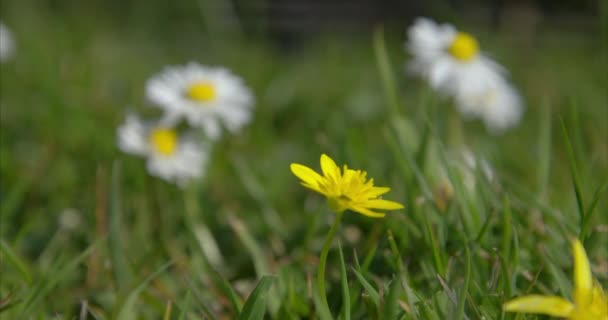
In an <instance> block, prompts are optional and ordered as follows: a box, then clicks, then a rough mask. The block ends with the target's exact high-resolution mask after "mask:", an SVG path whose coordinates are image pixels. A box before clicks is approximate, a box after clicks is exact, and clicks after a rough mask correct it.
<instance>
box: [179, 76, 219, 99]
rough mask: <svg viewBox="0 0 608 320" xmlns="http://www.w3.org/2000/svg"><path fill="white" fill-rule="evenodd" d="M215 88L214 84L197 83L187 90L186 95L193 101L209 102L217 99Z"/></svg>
mask: <svg viewBox="0 0 608 320" xmlns="http://www.w3.org/2000/svg"><path fill="white" fill-rule="evenodd" d="M215 93H216V92H215V87H214V86H213V84H212V83H210V82H206V81H202V82H195V83H194V84H192V85H190V86H189V87H188V89H186V95H187V96H188V98H190V99H192V100H196V101H199V102H209V101H213V100H214V99H215Z"/></svg>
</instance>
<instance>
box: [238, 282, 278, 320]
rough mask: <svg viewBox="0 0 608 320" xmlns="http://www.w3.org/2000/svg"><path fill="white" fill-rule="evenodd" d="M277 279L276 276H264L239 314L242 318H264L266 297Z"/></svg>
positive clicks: (257, 319) (250, 319) (242, 319)
mask: <svg viewBox="0 0 608 320" xmlns="http://www.w3.org/2000/svg"><path fill="white" fill-rule="evenodd" d="M275 280H276V277H274V276H263V277H262V278H261V279H260V281H259V282H258V285H257V286H256V287H255V289H253V292H251V294H250V295H249V298H247V301H246V302H245V305H244V306H243V310H242V311H241V314H240V316H239V319H241V320H262V319H264V314H265V313H266V297H267V295H268V291H269V290H270V287H271V286H272V283H273V282H274V281H275Z"/></svg>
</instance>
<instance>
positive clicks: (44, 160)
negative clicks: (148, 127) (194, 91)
mask: <svg viewBox="0 0 608 320" xmlns="http://www.w3.org/2000/svg"><path fill="white" fill-rule="evenodd" d="M277 3H279V2H246V1H241V2H238V1H237V2H233V3H225V2H215V1H200V2H197V1H179V2H162V1H154V2H148V1H131V2H127V3H123V2H120V1H113V2H101V1H100V2H78V1H10V2H8V1H7V2H3V3H2V11H1V18H2V21H3V22H4V23H5V24H6V25H7V26H9V28H10V29H11V30H12V32H13V33H14V36H15V40H16V43H17V54H16V55H15V57H14V58H13V59H12V60H11V61H9V62H7V63H5V64H2V65H1V73H0V81H1V82H0V84H1V87H0V88H1V90H0V104H1V109H0V116H1V117H0V125H1V131H0V133H1V134H0V174H1V179H0V201H1V207H0V208H1V217H0V218H1V220H0V221H1V223H0V231H1V238H2V251H1V256H0V257H1V261H0V263H1V264H0V272H1V280H2V283H1V285H0V309H3V310H4V311H3V312H4V314H6V315H7V317H9V318H12V319H26V318H27V319H29V318H37V319H38V318H49V317H58V318H65V319H72V318H76V317H77V315H79V312H80V310H82V308H83V305H84V304H85V301H86V308H87V310H88V312H90V313H89V314H88V318H95V319H105V318H121V319H130V318H136V319H150V318H160V317H161V315H162V314H163V313H165V312H166V310H167V306H166V303H167V301H172V303H173V304H175V306H174V307H173V309H174V312H173V314H172V315H171V318H172V319H177V318H178V314H180V313H181V312H183V311H184V310H187V312H184V313H183V314H184V316H185V317H186V318H191V319H194V318H200V316H201V314H207V316H208V317H211V318H213V317H217V318H220V319H230V318H234V317H235V314H236V311H235V308H234V307H233V306H232V305H231V302H230V301H231V299H230V294H229V290H226V289H225V287H223V286H222V281H221V279H226V280H227V281H228V282H229V283H230V286H232V287H234V288H235V290H236V292H237V295H238V296H239V297H240V298H237V300H240V299H244V298H246V296H247V294H249V293H250V292H251V290H252V289H253V288H254V286H255V284H256V282H257V279H260V277H261V276H262V275H264V274H274V275H276V276H277V280H276V281H275V283H274V284H273V287H272V288H273V289H271V290H274V291H270V292H271V294H269V296H268V298H267V299H268V305H269V313H268V315H267V317H269V318H270V317H272V318H276V319H289V318H307V317H312V314H314V307H313V303H312V302H311V300H310V299H311V298H310V297H309V287H308V285H307V281H308V279H309V277H311V276H314V270H315V268H316V264H317V260H316V259H317V256H318V252H319V250H320V247H321V244H322V241H323V239H324V236H325V234H326V232H327V229H328V225H327V224H328V221H330V220H331V218H332V214H330V212H329V210H327V208H326V207H325V203H324V200H323V199H322V198H321V197H320V196H318V195H314V194H311V193H310V192H307V191H306V190H304V189H303V188H302V187H301V186H299V184H298V182H297V179H296V178H295V177H293V176H292V174H291V173H290V172H289V169H288V166H289V163H291V162H298V163H302V164H306V165H309V166H311V167H313V168H317V163H318V158H319V155H320V154H321V153H327V154H329V155H331V156H332V157H333V158H334V159H336V161H337V162H338V163H339V164H341V163H347V164H348V165H349V167H353V168H361V169H364V170H367V171H368V173H369V175H370V176H371V177H374V179H375V181H376V183H377V184H379V185H381V186H390V187H391V188H393V191H391V193H390V194H389V195H388V196H387V198H390V199H392V200H398V201H401V202H405V203H406V209H405V210H402V211H400V212H396V213H391V214H389V215H388V216H387V218H386V219H381V220H373V219H368V218H365V217H362V216H359V215H357V214H352V213H349V214H347V215H346V216H345V217H344V219H343V223H342V228H341V231H340V238H341V239H342V247H343V250H344V255H345V261H346V265H347V269H348V272H349V276H348V279H349V283H350V290H351V292H352V294H351V299H352V300H353V303H352V304H351V308H352V316H353V318H370V317H371V318H374V317H380V318H382V316H383V315H384V316H386V315H387V313H382V312H381V311H378V310H380V309H382V308H381V307H379V306H376V305H375V304H374V303H373V301H372V302H370V301H369V294H370V292H369V291H368V290H367V289H362V287H361V282H360V280H359V279H358V278H357V277H356V276H355V275H354V274H353V273H352V272H350V270H351V266H356V265H357V263H356V260H355V252H356V257H358V261H359V262H360V263H361V265H362V266H361V267H360V268H359V267H358V268H356V269H357V270H359V272H360V273H361V274H363V275H364V277H365V278H366V279H367V280H368V281H370V282H371V283H372V285H373V287H375V288H376V290H379V291H380V294H381V295H382V294H386V295H387V296H386V297H384V300H386V301H397V300H401V301H405V302H407V306H408V307H407V308H406V307H402V309H400V310H401V311H400V312H401V313H400V317H405V318H407V319H410V318H412V319H418V318H420V319H433V318H437V319H441V318H447V317H449V315H451V314H457V312H455V313H454V312H450V310H452V309H453V308H457V307H458V308H460V307H459V305H456V304H454V303H453V301H452V300H451V299H452V298H453V297H454V296H456V297H458V299H459V301H460V298H461V297H466V303H465V304H464V305H465V309H464V310H466V313H467V314H468V316H469V317H470V318H471V319H477V318H481V317H482V316H485V317H489V318H492V319H499V318H503V317H504V314H501V312H500V305H501V303H502V302H503V301H504V300H506V299H508V298H509V297H511V296H512V295H515V294H521V293H525V292H540V293H543V294H549V293H557V294H561V295H563V296H569V295H570V289H571V280H570V278H571V275H570V274H571V266H572V265H571V258H570V253H569V250H566V248H567V243H568V242H569V237H571V236H575V237H576V236H578V234H579V232H580V226H581V219H580V212H579V211H580V206H579V204H578V203H577V198H576V196H575V191H574V184H573V179H572V170H571V167H572V166H573V164H574V167H575V171H574V172H575V176H576V179H577V181H578V183H579V184H580V194H581V195H582V199H583V206H582V208H583V211H585V212H588V211H591V210H590V209H591V208H592V207H593V206H594V203H595V209H594V211H593V212H594V213H593V216H592V217H591V220H590V226H591V227H590V231H589V238H588V239H587V240H586V242H585V245H586V248H587V250H588V254H589V256H590V258H591V262H592V266H593V270H594V272H595V275H596V276H597V277H598V278H599V280H600V282H601V283H603V284H606V283H607V281H608V250H606V248H608V241H607V235H608V214H607V212H608V211H607V209H608V202H606V200H605V195H606V193H605V189H606V182H607V180H608V161H607V160H608V142H607V141H608V139H607V137H608V126H607V121H608V104H607V102H608V100H607V98H608V96H607V95H608V93H607V92H608V90H607V88H608V80H607V76H606V74H607V72H606V71H607V70H608V59H607V51H606V42H605V41H603V40H602V39H604V40H605V39H606V37H605V36H606V34H607V33H606V22H605V21H606V20H605V17H606V16H605V15H603V16H602V14H601V13H600V10H603V11H606V6H605V5H604V7H601V5H600V4H596V3H593V2H582V3H580V4H578V5H575V6H574V8H571V7H570V6H569V4H570V2H567V1H562V2H560V3H561V7H560V6H559V5H554V6H555V7H557V8H554V7H551V8H548V9H547V8H542V7H541V8H536V9H534V7H532V8H533V9H534V10H533V9H529V10H523V9H521V7H519V8H520V9H518V10H520V11H517V10H508V8H505V7H504V6H503V7H500V8H499V9H500V10H499V11H498V13H499V17H500V19H497V18H492V14H491V12H492V10H491V9H488V8H485V7H484V6H483V5H480V4H479V3H473V4H471V3H469V2H458V3H456V4H452V3H444V2H440V1H437V2H431V4H426V5H424V6H423V5H421V4H417V3H416V2H413V3H411V4H410V5H409V6H408V5H405V7H404V8H403V9H400V10H402V11H400V10H397V9H395V11H391V10H390V7H389V9H385V10H384V11H383V12H390V13H391V14H390V15H386V14H380V13H379V14H378V15H372V17H368V18H366V19H362V21H364V22H360V23H352V22H350V23H349V22H348V21H346V22H343V23H338V22H336V23H335V24H334V25H332V23H331V21H332V17H333V16H332V15H331V14H329V15H327V16H328V17H326V20H323V19H321V20H319V19H317V20H315V19H312V21H313V22H310V21H309V20H310V19H309V20H306V19H304V18H301V17H302V16H305V15H297V14H295V15H293V13H292V15H293V17H295V18H294V20H293V21H292V20H291V19H288V18H285V17H283V18H281V12H284V11H281V9H280V8H281V7H280V6H279V9H276V7H277ZM227 4H231V5H230V6H228V5H227ZM279 4H280V3H279ZM541 4H542V2H541ZM467 5H468V6H470V7H467ZM317 6H321V7H322V5H320V4H317ZM260 7H262V8H266V9H264V10H266V11H262V12H263V14H258V13H257V12H258V11H256V10H261V9H258V8H260ZM286 7H287V8H292V6H286ZM311 7H314V6H311ZM507 7H508V6H507ZM269 8H270V9H269ZM272 8H275V9H274V10H273V9H272ZM364 8H365V7H364ZM455 8H456V9H458V10H457V11H455V10H454V9H455ZM465 8H471V10H463V9H465ZM523 8H527V7H525V6H523ZM409 9H412V10H409ZM316 10H321V12H323V11H322V10H323V8H320V9H319V8H317V9H316ZM571 11H574V13H569V14H565V13H564V12H571ZM337 12H340V10H337ZM399 12H404V13H403V18H399V15H398V14H397V13H399ZM457 12H467V14H466V15H459V14H457ZM308 14H309V15H310V16H313V17H317V15H315V14H317V13H316V11H314V10H313V11H312V13H310V12H309V13H308ZM420 14H426V15H429V16H430V17H432V18H435V19H437V20H441V19H443V20H447V21H452V22H455V23H458V27H459V28H461V29H464V30H467V31H470V32H471V33H473V34H475V35H476V36H478V38H479V39H480V42H481V44H482V48H483V49H484V51H486V52H487V53H488V54H489V55H490V56H492V57H494V58H495V59H497V60H498V61H499V62H500V63H502V64H504V65H505V66H506V67H507V69H509V71H510V74H511V80H512V82H513V83H514V84H515V85H516V86H517V87H518V88H519V89H520V92H521V94H522V95H523V97H524V98H525V101H526V112H525V115H524V118H523V121H522V122H521V124H520V125H519V126H518V127H516V128H515V129H513V130H511V131H509V132H507V133H506V134H504V135H501V136H491V135H489V134H488V133H487V132H486V131H485V129H484V128H483V126H482V125H480V123H478V122H475V121H472V122H470V121H464V120H462V119H461V118H460V117H459V115H458V114H457V113H456V112H455V111H454V108H453V107H452V106H451V105H450V103H449V101H444V100H442V99H441V98H439V97H437V96H435V95H433V94H432V93H431V92H430V91H429V90H428V88H427V87H426V86H425V85H424V84H423V83H420V82H419V81H417V80H415V79H413V78H410V77H408V76H407V75H406V74H405V73H404V65H405V63H406V61H407V58H408V57H407V54H406V53H405V52H404V50H403V43H404V40H405V28H406V27H407V26H408V25H409V24H410V23H411V21H412V18H413V17H415V16H417V15H420ZM287 17H290V16H287ZM297 17H300V19H301V20H302V21H303V22H302V21H301V22H300V23H298V21H299V20H298V19H296V18H297ZM510 17H511V18H513V17H514V18H513V19H510ZM355 20H356V19H355ZM277 21H279V22H277ZM281 21H283V22H281ZM284 21H292V22H293V23H292V24H289V23H287V24H286V23H285V22H284ZM306 21H309V22H306ZM324 21H325V22H324ZM336 21H339V20H336ZM307 23H308V24H307ZM380 23H383V24H384V41H385V44H386V46H387V53H388V57H389V59H390V61H391V63H392V70H391V71H392V74H391V77H392V78H393V79H394V81H395V85H396V86H397V88H398V95H399V110H398V112H395V111H394V110H391V109H390V108H389V105H388V104H387V99H386V97H385V95H384V87H383V83H382V82H381V79H380V77H379V73H378V68H377V65H376V61H377V56H376V55H375V51H374V45H373V42H372V33H373V30H377V29H376V28H377V26H378V25H380ZM334 26H335V27H334ZM191 60H192V61H199V62H201V63H203V64H209V65H221V66H225V67H227V68H229V69H231V70H233V71H234V72H235V73H236V74H238V75H240V76H242V77H243V78H244V80H245V82H246V83H247V85H248V86H250V87H251V88H252V90H253V92H254V93H255V95H256V109H255V120H254V121H253V122H252V123H251V124H250V125H249V126H248V127H247V128H246V129H245V130H244V131H243V132H242V133H241V134H239V135H237V136H225V137H224V138H222V139H221V141H220V142H219V143H218V144H216V145H215V146H214V148H213V154H212V161H211V163H210V166H209V168H208V175H207V178H205V179H204V180H203V181H200V183H197V185H196V186H194V187H192V188H190V189H188V190H185V191H182V190H180V189H177V188H175V187H174V186H172V185H169V184H166V183H164V182H162V181H160V180H156V179H154V178H151V177H148V176H147V174H146V172H145V168H144V166H143V162H142V160H141V159H138V158H134V157H130V156H126V155H123V154H121V153H120V152H119V150H118V149H117V147H116V144H115V139H116V134H115V130H116V127H117V126H118V125H119V124H120V123H121V122H122V121H123V119H124V116H125V114H126V112H127V111H128V110H136V111H138V112H141V113H144V114H149V115H154V112H155V110H152V108H148V107H147V106H146V102H145V100H144V85H145V81H146V79H147V78H148V77H149V76H151V75H152V74H154V73H156V72H158V71H159V70H161V68H163V67H164V66H165V65H172V64H183V63H186V62H188V61H191ZM562 121H563V123H564V127H565V128H566V131H567V135H568V137H569V140H570V142H571V145H572V150H573V152H572V156H571V157H570V156H569V154H568V148H567V143H566V140H565V139H564V135H563V130H562V125H561V122H562ZM462 147H466V148H469V149H470V150H472V151H473V152H474V154H475V156H476V157H477V158H478V159H481V158H485V159H487V160H488V161H489V162H490V163H491V165H492V166H493V168H494V170H495V174H496V177H497V181H487V179H485V178H484V177H483V175H482V174H480V173H479V172H476V173H475V175H474V177H475V180H476V184H475V188H474V189H473V190H469V189H466V188H465V187H464V186H463V185H461V184H459V183H458V179H456V180H454V179H452V180H453V181H452V183H453V184H454V188H455V189H456V190H455V194H456V195H457V196H456V198H452V199H451V200H447V205H446V207H445V208H444V209H443V210H442V209H438V208H436V207H435V206H433V205H432V204H431V203H432V202H433V201H434V200H437V199H434V198H433V195H435V198H436V197H437V193H434V194H429V193H428V192H425V188H426V185H427V184H428V186H430V188H431V189H432V190H437V188H439V187H440V186H439V185H436V184H437V182H438V178H437V176H438V175H439V174H438V171H439V169H438V167H437V166H440V167H441V166H444V167H445V164H446V163H447V162H448V160H447V159H448V155H449V154H451V153H452V152H453V151H452V150H459V149H461V148H462ZM408 159H413V161H409V160H408ZM417 173H420V174H421V175H420V176H418V175H417ZM602 188H603V189H602ZM602 190H604V191H602ZM596 199H597V202H595V200H596ZM467 216H469V218H470V219H471V220H472V221H473V223H472V225H470V226H467V225H466V224H465V225H463V223H462V220H463V219H465V218H466V217H467ZM463 217H465V218H463ZM203 226H206V228H205V227H203ZM207 228H208V229H207ZM209 230H210V232H211V234H210V235H209V234H207V233H206V232H207V231H209ZM388 230H390V231H391V232H392V234H393V235H394V239H395V244H396V247H397V248H398V250H397V251H398V252H399V254H400V255H401V259H399V258H397V257H395V256H394V255H395V251H394V250H391V246H390V243H389V237H388V236H387V234H388V233H387V232H388ZM209 236H211V237H213V238H214V239H215V241H216V242H217V243H218V246H219V249H220V251H219V253H220V255H221V258H217V257H216V259H215V260H214V259H211V260H212V261H211V262H210V263H209V261H207V260H208V259H206V258H205V255H204V254H203V253H202V252H203V251H205V252H207V253H208V251H209V250H212V249H210V248H209V246H210V245H209V242H208V241H207V240H208V238H205V237H209ZM91 245H93V246H94V247H93V248H91V247H90V246H91ZM87 248H89V249H87ZM465 248H466V249H468V250H470V252H471V257H470V260H467V258H466V255H465V251H466V250H465ZM87 250H88V251H87ZM500 257H502V259H503V260H502V261H501V258H500ZM397 260H398V261H402V262H403V263H404V264H405V266H406V268H405V269H406V271H405V270H401V269H400V267H399V265H398V263H397V262H396V261H397ZM169 261H171V262H172V263H171V264H170V266H166V265H165V264H166V263H167V262H169ZM210 264H211V266H210ZM467 265H469V266H470V267H471V268H472V269H471V270H472V272H471V273H470V274H471V282H470V284H469V285H468V287H467V288H468V290H467V291H466V292H467V295H464V294H463V293H462V291H463V288H464V286H465V284H466V283H467V282H466V281H465V280H466V279H465V277H464V274H463V270H465V269H466V268H465V267H466V266H467ZM161 266H165V267H164V268H162V269H159V268H161ZM213 269H216V270H218V274H215V273H214V272H212V271H211V270H213ZM157 270H162V271H161V272H159V273H158V275H157V277H155V278H154V279H153V280H152V281H150V282H144V279H146V277H148V276H149V275H151V274H152V273H154V272H155V271H157ZM327 272H328V276H327V278H328V281H329V282H330V284H331V286H329V287H328V290H329V293H328V297H329V300H330V306H332V311H334V314H335V315H337V313H338V312H339V310H340V307H341V306H342V305H343V298H342V296H341V293H340V292H341V291H340V285H339V284H340V264H339V260H338V254H337V251H332V252H331V254H330V259H329V263H328V271H327ZM437 275H440V277H441V279H445V280H442V281H443V282H441V281H439V280H438V278H437ZM391 279H393V281H396V283H399V281H401V280H403V279H407V282H406V283H408V284H409V288H410V289H411V290H412V291H411V292H409V291H407V290H405V291H404V292H401V293H397V294H395V296H396V297H398V299H397V298H392V297H393V296H392V295H391V296H390V297H389V296H388V295H389V292H392V290H390V289H389V288H392V287H393V285H392V283H391ZM141 284H144V285H145V286H142V287H138V286H139V285H141ZM406 287H407V286H406ZM362 293H363V295H362ZM412 297H414V298H412ZM357 299H360V300H357ZM357 301H359V302H363V303H358V302H357ZM463 303H464V302H463ZM237 304H238V303H237ZM389 304H390V303H389ZM386 308H388V307H386ZM383 310H384V309H383ZM458 310H460V309H458ZM210 314H211V315H213V316H211V315H210ZM0 315H1V314H0ZM135 315H137V316H135ZM85 318H87V316H85ZM528 318H529V319H533V318H534V317H533V316H529V317H528Z"/></svg>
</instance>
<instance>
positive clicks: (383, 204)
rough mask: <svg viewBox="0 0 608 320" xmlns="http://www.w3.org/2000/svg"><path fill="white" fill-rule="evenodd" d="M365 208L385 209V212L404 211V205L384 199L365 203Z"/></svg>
mask: <svg viewBox="0 0 608 320" xmlns="http://www.w3.org/2000/svg"><path fill="white" fill-rule="evenodd" d="M364 205H365V207H367V208H372V209H383V210H397V209H403V205H402V204H401V203H398V202H395V201H390V200H384V199H373V200H367V201H365V204H364Z"/></svg>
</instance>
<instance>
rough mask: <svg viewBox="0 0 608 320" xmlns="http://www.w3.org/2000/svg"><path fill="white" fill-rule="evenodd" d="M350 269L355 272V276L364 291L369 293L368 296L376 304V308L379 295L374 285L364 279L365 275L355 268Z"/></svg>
mask: <svg viewBox="0 0 608 320" xmlns="http://www.w3.org/2000/svg"><path fill="white" fill-rule="evenodd" d="M352 270H353V272H354V273H355V276H357V279H358V280H359V282H360V283H361V285H362V286H363V288H364V289H365V291H367V293H368V294H369V297H370V298H371V299H372V301H373V302H374V304H375V305H376V308H378V307H379V305H380V295H379V294H378V291H377V290H376V289H374V287H373V286H372V285H371V284H370V283H369V282H368V281H367V280H365V277H363V275H362V274H361V273H359V272H358V271H357V270H355V268H352Z"/></svg>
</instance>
